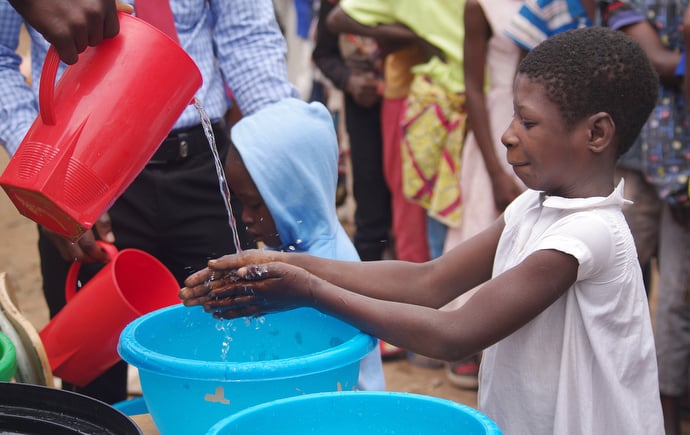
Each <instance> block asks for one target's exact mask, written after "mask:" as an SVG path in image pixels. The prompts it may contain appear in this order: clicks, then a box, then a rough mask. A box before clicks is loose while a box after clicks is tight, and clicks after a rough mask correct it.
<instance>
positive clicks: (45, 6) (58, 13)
mask: <svg viewBox="0 0 690 435" xmlns="http://www.w3.org/2000/svg"><path fill="white" fill-rule="evenodd" d="M8 1H9V2H10V4H11V5H12V6H13V7H14V9H16V10H17V12H19V14H20V15H21V16H22V17H23V18H24V19H25V20H26V22H27V23H29V24H30V25H31V26H32V27H33V28H35V29H36V30H37V31H38V32H39V33H41V34H42V35H43V37H44V38H45V39H46V40H47V41H48V42H50V43H51V44H52V45H54V46H55V49H56V50H57V52H58V54H59V55H60V59H61V60H62V61H63V62H65V63H66V64H73V63H75V62H76V61H77V57H78V55H79V53H81V52H82V51H84V50H85V49H86V47H87V46H91V47H93V46H95V45H98V44H100V42H101V41H102V40H103V39H106V38H112V37H114V36H115V35H117V33H118V32H119V31H120V22H119V20H118V17H117V12H118V11H123V12H127V13H132V7H131V6H129V5H127V4H124V3H119V2H116V1H115V0H72V1H66V0H60V1H46V0H8Z"/></svg>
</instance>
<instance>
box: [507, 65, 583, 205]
mask: <svg viewBox="0 0 690 435" xmlns="http://www.w3.org/2000/svg"><path fill="white" fill-rule="evenodd" d="M513 110H514V113H513V119H512V120H511V122H510V124H509V125H508V128H507V129H506V131H505V132H504V133H503V136H501V141H502V142H503V144H504V145H505V146H506V148H507V151H506V158H507V160H508V163H510V165H511V166H512V167H513V171H514V172H515V174H516V175H517V176H518V177H519V178H520V180H522V182H523V183H525V185H526V186H527V187H529V188H530V189H533V190H539V191H544V192H546V193H547V194H549V195H556V196H562V197H566V198H568V197H571V196H570V195H569V192H570V193H573V192H574V190H575V186H576V184H577V183H578V180H579V181H580V182H581V179H580V174H581V173H580V171H579V169H578V168H581V167H582V165H583V164H584V163H586V162H585V161H584V160H583V159H584V158H585V155H583V152H582V150H586V149H587V147H586V141H585V142H584V144H585V145H584V146H583V141H582V139H583V138H584V136H585V133H583V130H582V128H578V126H575V127H574V128H570V129H569V128H567V125H566V123H565V121H564V120H563V117H562V116H561V112H560V110H559V108H558V106H556V105H555V104H554V103H553V102H551V101H550V100H549V99H548V98H546V94H545V92H544V87H543V86H542V85H541V84H540V83H538V82H534V81H531V80H530V79H528V78H527V77H525V76H522V75H519V74H518V76H517V77H516V79H515V87H514V97H513ZM581 136H582V137H581ZM585 139H586V138H585ZM582 175H584V174H582Z"/></svg>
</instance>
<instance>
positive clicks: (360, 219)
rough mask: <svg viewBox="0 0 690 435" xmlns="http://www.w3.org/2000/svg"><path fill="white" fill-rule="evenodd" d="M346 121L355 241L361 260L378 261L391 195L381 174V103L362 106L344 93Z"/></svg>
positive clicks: (387, 226)
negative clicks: (353, 200) (354, 206)
mask: <svg viewBox="0 0 690 435" xmlns="http://www.w3.org/2000/svg"><path fill="white" fill-rule="evenodd" d="M345 122H346V124H345V127H346V129H347V134H348V136H349V138H350V161H351V163H352V194H353V197H354V199H355V203H356V208H355V234H354V244H355V247H356V248H357V252H358V253H359V256H360V257H361V258H362V260H364V261H370V260H380V259H381V257H382V255H383V251H384V249H385V248H386V246H387V245H388V243H389V232H390V228H391V196H390V191H389V190H388V186H387V185H386V180H385V179H384V176H383V139H382V135H381V105H380V104H376V105H374V106H373V107H369V108H367V107H362V106H360V105H358V104H357V103H355V101H354V100H353V99H352V97H350V96H349V95H346V97H345Z"/></svg>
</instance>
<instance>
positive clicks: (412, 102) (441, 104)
mask: <svg viewBox="0 0 690 435" xmlns="http://www.w3.org/2000/svg"><path fill="white" fill-rule="evenodd" d="M466 119H467V113H466V111H465V94H463V93H460V94H452V93H449V92H447V91H446V90H445V89H444V88H443V87H441V86H439V85H437V84H435V83H433V82H431V80H429V78H428V77H423V76H417V77H416V78H415V79H414V81H413V83H412V87H411V89H410V95H409V96H408V98H407V107H406V109H405V115H404V116H403V120H402V126H403V140H402V145H401V146H402V160H403V192H404V194H405V196H406V197H407V198H409V199H410V200H411V201H413V202H415V203H418V204H420V205H421V206H423V207H424V208H426V209H427V213H428V215H429V216H431V217H433V218H434V219H436V220H438V221H439V222H441V223H444V224H445V225H448V226H451V227H455V226H457V225H458V224H459V223H460V219H461V217H462V200H461V197H460V185H459V183H458V179H459V176H460V163H461V156H462V146H463V143H464V140H465V133H466Z"/></svg>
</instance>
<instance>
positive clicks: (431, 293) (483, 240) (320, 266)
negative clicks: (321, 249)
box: [180, 217, 503, 308]
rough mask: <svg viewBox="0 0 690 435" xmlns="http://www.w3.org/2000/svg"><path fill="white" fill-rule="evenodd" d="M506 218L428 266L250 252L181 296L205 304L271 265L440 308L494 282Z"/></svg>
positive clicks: (200, 276)
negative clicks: (250, 270) (256, 267)
mask: <svg viewBox="0 0 690 435" xmlns="http://www.w3.org/2000/svg"><path fill="white" fill-rule="evenodd" d="M502 229H503V218H502V217H501V218H499V219H497V220H496V223H495V224H494V225H492V226H491V227H489V228H488V229H487V230H486V231H484V232H482V233H480V234H479V235H477V236H476V237H474V238H472V239H470V240H468V241H467V242H465V243H463V244H461V245H459V246H457V247H456V248H455V249H454V250H452V251H450V252H448V253H446V254H444V255H443V256H441V257H439V258H437V259H435V260H433V261H429V262H426V263H410V262H403V261H368V262H350V261H338V260H330V259H325V258H319V257H314V256H311V255H307V254H299V253H289V252H288V253H283V252H276V251H268V250H251V251H244V252H242V253H240V254H236V255H227V256H225V257H222V258H219V259H216V260H211V261H209V263H208V267H207V268H206V269H203V270H201V271H199V272H197V273H195V274H193V275H191V276H190V277H189V278H187V280H186V281H185V285H186V288H184V289H182V290H181V291H180V297H181V298H182V299H183V301H184V303H185V304H186V305H199V304H204V303H206V302H207V301H208V298H209V297H210V296H209V295H210V292H212V291H215V296H214V297H215V298H218V293H219V292H222V291H223V289H225V288H228V287H236V282H237V281H238V280H239V277H238V276H237V272H236V271H237V269H239V268H241V267H243V266H247V265H251V264H263V263H270V262H282V263H287V264H290V265H293V266H297V267H300V268H302V269H305V270H306V271H308V272H310V273H312V274H314V275H316V276H318V277H320V278H322V279H323V280H325V281H327V282H329V283H332V284H334V285H336V286H338V287H342V288H346V289H348V290H350V291H352V292H353V293H359V294H362V295H364V296H368V297H371V298H376V299H383V300H389V301H395V302H403V303H408V304H414V305H422V306H427V307H432V308H439V307H442V306H443V305H445V304H447V303H448V302H450V301H452V300H453V299H455V298H456V297H457V296H459V295H461V294H462V293H464V292H466V291H467V290H470V289H472V288H473V287H475V286H476V285H478V284H481V283H482V282H484V281H487V280H488V279H489V278H491V270H492V267H493V260H494V253H495V252H496V246H497V245H498V239H499V237H500V234H501V231H502Z"/></svg>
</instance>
